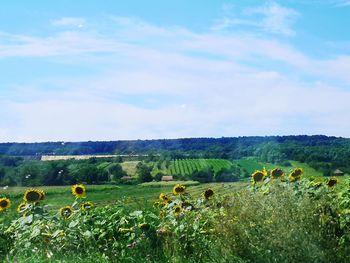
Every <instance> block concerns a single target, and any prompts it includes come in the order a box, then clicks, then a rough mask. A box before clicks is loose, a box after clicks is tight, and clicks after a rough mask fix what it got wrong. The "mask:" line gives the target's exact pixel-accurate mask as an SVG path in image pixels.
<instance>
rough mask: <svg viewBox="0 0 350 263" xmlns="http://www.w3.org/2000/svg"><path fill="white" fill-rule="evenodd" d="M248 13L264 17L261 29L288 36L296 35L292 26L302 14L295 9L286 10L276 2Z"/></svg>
mask: <svg viewBox="0 0 350 263" xmlns="http://www.w3.org/2000/svg"><path fill="white" fill-rule="evenodd" d="M247 12H248V13H251V14H258V15H263V19H262V21H261V27H262V28H263V29H264V30H265V31H267V32H271V33H275V34H282V35H286V36H293V35H295V31H294V30H293V29H292V26H293V24H294V23H295V21H296V19H297V18H298V17H299V16H300V14H299V13H298V12H297V11H295V10H294V9H291V8H286V7H283V6H281V5H279V4H277V3H275V2H271V3H268V4H266V5H264V6H262V7H258V8H252V9H250V10H248V11H247Z"/></svg>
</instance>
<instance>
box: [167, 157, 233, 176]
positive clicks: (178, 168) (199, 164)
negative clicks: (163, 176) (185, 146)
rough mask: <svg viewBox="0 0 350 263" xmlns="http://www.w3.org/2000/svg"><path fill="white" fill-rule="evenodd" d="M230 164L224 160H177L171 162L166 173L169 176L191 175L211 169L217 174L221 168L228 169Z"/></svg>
mask: <svg viewBox="0 0 350 263" xmlns="http://www.w3.org/2000/svg"><path fill="white" fill-rule="evenodd" d="M231 165H232V163H231V162H230V161H228V160H224V159H177V160H175V161H171V163H170V165H169V167H168V169H167V173H168V174H170V175H178V174H181V175H191V174H192V173H193V172H194V171H198V170H201V169H204V168H209V167H212V168H213V170H214V172H215V173H217V172H218V171H219V170H220V169H222V168H228V167H230V166H231Z"/></svg>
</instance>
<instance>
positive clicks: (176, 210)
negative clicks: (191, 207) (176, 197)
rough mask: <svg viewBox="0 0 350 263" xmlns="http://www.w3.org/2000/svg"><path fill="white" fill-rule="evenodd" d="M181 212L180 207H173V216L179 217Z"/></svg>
mask: <svg viewBox="0 0 350 263" xmlns="http://www.w3.org/2000/svg"><path fill="white" fill-rule="evenodd" d="M181 212H182V207H181V206H179V205H176V206H174V214H175V215H179V214H180V213H181Z"/></svg>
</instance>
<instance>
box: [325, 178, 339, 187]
mask: <svg viewBox="0 0 350 263" xmlns="http://www.w3.org/2000/svg"><path fill="white" fill-rule="evenodd" d="M337 183H338V179H337V178H334V177H333V178H331V179H329V180H328V182H327V185H328V187H333V186H335V185H336V184H337Z"/></svg>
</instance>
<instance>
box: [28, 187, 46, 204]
mask: <svg viewBox="0 0 350 263" xmlns="http://www.w3.org/2000/svg"><path fill="white" fill-rule="evenodd" d="M43 193H44V192H43V191H42V190H38V189H34V188H30V189H28V190H27V191H26V192H25V193H24V196H23V200H24V201H26V202H29V203H36V202H39V201H40V200H42V199H43ZM44 196H45V194H44Z"/></svg>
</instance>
